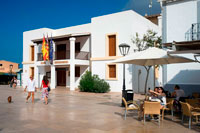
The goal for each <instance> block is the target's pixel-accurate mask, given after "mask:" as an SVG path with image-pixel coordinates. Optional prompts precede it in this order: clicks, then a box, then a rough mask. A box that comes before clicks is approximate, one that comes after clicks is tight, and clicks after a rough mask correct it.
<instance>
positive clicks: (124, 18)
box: [91, 10, 161, 91]
mask: <svg viewBox="0 0 200 133" xmlns="http://www.w3.org/2000/svg"><path fill="white" fill-rule="evenodd" d="M148 29H152V30H154V31H156V32H158V33H159V34H161V32H160V29H159V27H158V26H156V25H155V24H153V23H152V22H150V21H149V20H147V19H146V18H144V17H143V16H141V15H139V14H137V13H135V12H134V11H132V10H129V11H124V12H119V13H114V14H110V15H105V16H100V17H95V18H92V23H91V31H92V32H91V33H92V34H91V39H92V58H95V57H106V35H107V34H112V33H117V47H116V48H117V56H121V54H120V51H119V48H118V45H119V44H121V43H127V44H129V45H130V46H131V48H130V52H129V53H132V52H133V51H134V50H133V49H135V48H136V46H135V45H134V44H132V42H131V38H132V37H133V36H135V34H136V32H138V33H139V35H140V36H141V37H142V36H143V34H144V33H146V31H147V30H148ZM111 61H112V60H107V61H106V60H104V61H92V73H93V74H97V75H99V77H100V78H103V79H105V78H106V75H105V73H106V63H110V62H111ZM133 69H135V68H134V67H132V65H126V69H125V70H126V88H127V89H132V88H134V89H135V88H137V87H136V86H138V85H137V83H138V79H137V78H136V77H137V76H136V77H135V75H136V74H133V72H136V71H133ZM117 73H118V80H106V81H107V82H108V83H109V84H110V86H111V91H121V90H122V83H123V67H122V64H118V69H117ZM143 74H144V75H145V74H146V73H145V70H143V69H142V75H143ZM144 75H143V76H144ZM133 78H135V79H134V80H133ZM150 79H151V78H150ZM144 82H145V79H144V78H141V81H140V83H141V85H140V87H141V88H144ZM133 83H134V84H133ZM152 84H153V82H149V85H148V86H150V87H151V86H152Z"/></svg>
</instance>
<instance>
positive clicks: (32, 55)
mask: <svg viewBox="0 0 200 133" xmlns="http://www.w3.org/2000/svg"><path fill="white" fill-rule="evenodd" d="M31 61H34V46H31Z"/></svg>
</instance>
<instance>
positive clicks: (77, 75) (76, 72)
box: [75, 66, 80, 77]
mask: <svg viewBox="0 0 200 133" xmlns="http://www.w3.org/2000/svg"><path fill="white" fill-rule="evenodd" d="M75 77H80V66H76V67H75Z"/></svg>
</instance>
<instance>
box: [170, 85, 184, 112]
mask: <svg viewBox="0 0 200 133" xmlns="http://www.w3.org/2000/svg"><path fill="white" fill-rule="evenodd" d="M171 96H172V97H176V99H175V100H174V103H173V105H174V109H175V111H176V112H180V111H181V104H180V102H179V100H180V97H185V92H184V91H183V90H182V89H180V87H179V86H178V85H175V87H174V92H173V93H172V95H171Z"/></svg>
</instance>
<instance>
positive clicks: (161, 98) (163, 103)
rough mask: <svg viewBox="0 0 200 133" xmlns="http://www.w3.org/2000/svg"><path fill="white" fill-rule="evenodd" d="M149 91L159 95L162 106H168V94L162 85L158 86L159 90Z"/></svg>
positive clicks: (158, 98)
mask: <svg viewBox="0 0 200 133" xmlns="http://www.w3.org/2000/svg"><path fill="white" fill-rule="evenodd" d="M149 92H150V93H151V94H153V95H155V96H156V97H157V100H158V101H160V104H161V108H163V107H165V106H166V95H165V93H164V89H163V88H162V87H159V88H158V92H156V91H153V90H149Z"/></svg>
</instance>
